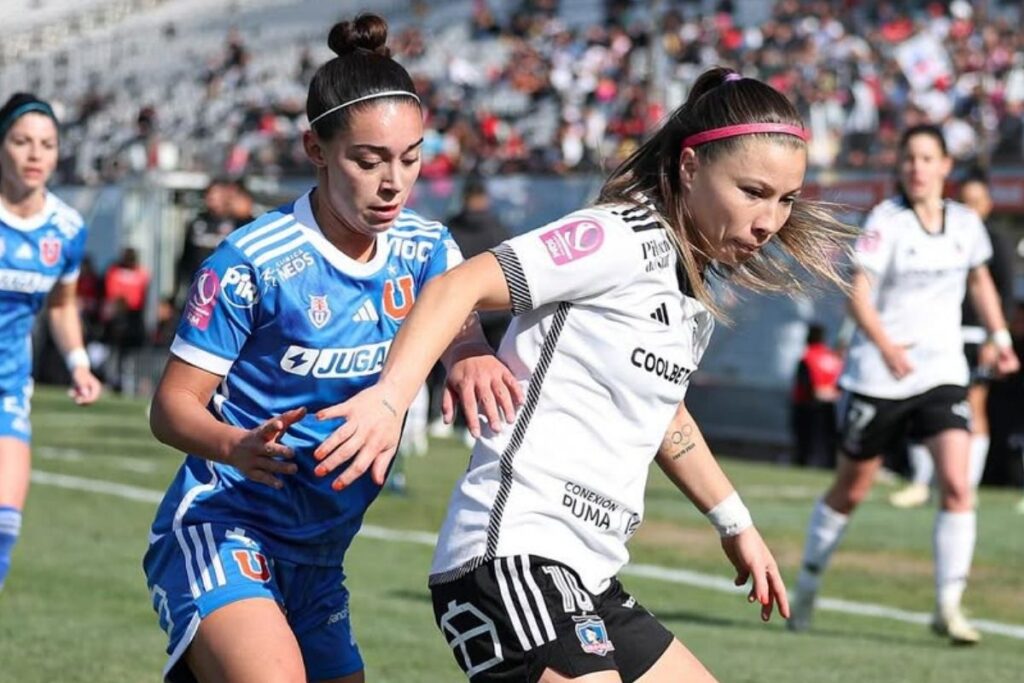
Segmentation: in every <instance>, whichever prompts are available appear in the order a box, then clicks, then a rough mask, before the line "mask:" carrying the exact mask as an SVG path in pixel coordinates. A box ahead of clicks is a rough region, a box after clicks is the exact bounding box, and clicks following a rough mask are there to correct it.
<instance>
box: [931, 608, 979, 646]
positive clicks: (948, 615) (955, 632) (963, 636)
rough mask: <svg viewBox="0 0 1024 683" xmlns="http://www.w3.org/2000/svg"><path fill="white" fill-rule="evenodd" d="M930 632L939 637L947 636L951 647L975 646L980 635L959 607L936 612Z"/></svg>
mask: <svg viewBox="0 0 1024 683" xmlns="http://www.w3.org/2000/svg"><path fill="white" fill-rule="evenodd" d="M932 630H933V631H935V632H936V633H937V634H939V635H940V636H948V637H949V640H950V642H951V643H953V645H975V644H977V643H978V642H980V641H981V633H979V632H978V629H976V628H974V627H973V626H971V622H969V621H967V617H966V616H964V613H963V611H962V610H961V609H960V607H959V606H956V607H946V608H944V609H941V610H936V611H935V614H934V615H933V616H932Z"/></svg>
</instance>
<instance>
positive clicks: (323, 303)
mask: <svg viewBox="0 0 1024 683" xmlns="http://www.w3.org/2000/svg"><path fill="white" fill-rule="evenodd" d="M306 315H308V316H309V322H311V323H313V325H314V326H315V327H316V329H318V330H319V329H322V328H323V326H324V325H326V324H327V322H328V321H329V320H330V319H331V307H330V306H329V305H327V295H326V294H324V295H323V296H316V295H312V296H310V297H309V310H308V311H306Z"/></svg>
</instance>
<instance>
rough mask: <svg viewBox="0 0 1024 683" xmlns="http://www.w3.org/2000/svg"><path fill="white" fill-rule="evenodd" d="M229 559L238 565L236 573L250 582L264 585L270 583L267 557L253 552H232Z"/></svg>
mask: <svg viewBox="0 0 1024 683" xmlns="http://www.w3.org/2000/svg"><path fill="white" fill-rule="evenodd" d="M231 557H233V558H234V559H235V564H237V565H238V571H239V572H241V574H242V576H244V577H245V578H247V579H249V580H250V581H256V582H257V583H266V582H267V581H270V565H269V564H268V562H267V556H266V555H264V554H263V553H258V552H256V551H255V550H234V551H232V552H231Z"/></svg>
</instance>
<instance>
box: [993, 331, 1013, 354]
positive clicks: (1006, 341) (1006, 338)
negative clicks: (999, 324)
mask: <svg viewBox="0 0 1024 683" xmlns="http://www.w3.org/2000/svg"><path fill="white" fill-rule="evenodd" d="M988 338H989V339H990V340H991V341H992V343H993V344H995V345H996V346H997V347H999V348H1000V349H1010V348H1013V337H1011V336H1010V331H1009V330H1008V329H1006V328H1005V327H1004V328H1003V329H1001V330H996V331H995V332H993V333H992V334H990V335H989V337H988Z"/></svg>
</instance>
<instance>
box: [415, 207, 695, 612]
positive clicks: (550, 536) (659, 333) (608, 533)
mask: <svg viewBox="0 0 1024 683" xmlns="http://www.w3.org/2000/svg"><path fill="white" fill-rule="evenodd" d="M494 254H495V256H496V257H497V259H498V262H499V263H500V264H501V268H502V270H503V271H504V273H505V278H506V279H507V281H508V287H509V291H510V292H511V296H512V305H513V308H512V311H513V313H515V314H516V317H515V319H514V320H513V322H512V325H511V326H510V328H509V330H508V333H507V334H506V335H505V338H504V340H503V341H502V344H501V349H500V350H499V354H498V355H499V357H500V358H501V359H502V361H504V362H505V363H506V364H507V365H508V366H509V368H511V370H512V372H513V373H515V375H516V377H517V378H518V379H519V382H520V384H521V386H522V388H523V391H524V393H525V395H526V403H525V405H524V406H523V407H522V408H521V409H520V411H519V413H518V415H517V416H516V421H515V422H514V423H513V424H512V425H509V426H506V427H505V428H504V429H503V430H502V431H501V433H500V434H494V433H493V432H491V431H489V430H487V429H485V430H484V431H483V436H482V437H481V439H480V440H479V441H477V444H476V447H475V448H474V449H473V455H472V458H471V460H470V464H469V469H468V471H467V472H466V473H465V475H463V477H462V479H461V480H460V481H459V483H458V484H457V486H456V488H455V491H454V493H453V494H452V498H451V501H450V504H449V507H448V516H447V519H446V520H445V523H444V527H443V528H442V530H441V536H440V540H439V541H438V545H437V549H436V552H435V555H434V563H433V567H432V569H431V583H432V584H437V583H444V582H446V581H451V580H454V579H455V578H458V577H460V576H462V575H464V574H465V573H467V572H469V571H471V570H472V569H474V568H476V567H478V566H480V565H481V564H482V563H484V562H487V561H489V560H491V559H493V558H495V557H504V556H510V555H517V554H533V555H538V556H541V557H546V558H549V559H552V560H556V561H559V562H562V563H564V564H567V565H569V566H570V567H572V568H573V569H575V570H576V571H577V572H578V573H579V575H580V577H581V578H582V579H583V581H584V583H585V585H586V587H587V588H588V589H589V590H590V591H592V592H595V593H596V592H600V591H602V590H604V588H605V587H606V586H607V585H608V581H609V579H611V578H612V577H613V576H614V575H615V574H616V573H617V572H618V571H619V569H620V568H621V567H622V565H623V564H625V563H626V561H627V560H628V559H629V554H628V552H627V551H626V545H625V544H626V541H627V540H628V539H629V538H630V537H631V536H632V535H633V533H634V532H635V531H636V529H637V527H638V526H639V525H640V521H641V519H642V518H643V511H644V489H645V487H646V483H647V471H648V467H649V466H650V463H651V460H652V459H653V458H654V455H655V454H656V453H657V451H658V447H659V446H660V444H661V440H662V438H663V437H664V434H665V431H666V429H667V428H668V425H669V423H670V421H671V420H672V417H673V415H674V414H675V410H676V408H677V407H678V405H679V404H680V403H681V402H682V400H683V396H684V395H685V394H686V388H687V385H688V383H689V378H690V374H691V373H692V372H693V371H694V370H695V369H696V367H697V363H698V361H699V360H700V358H701V356H702V355H703V353H704V349H705V348H706V347H707V344H708V341H709V339H710V337H711V331H712V328H713V318H712V317H711V315H710V314H709V313H708V311H707V310H706V309H705V308H704V307H703V306H702V305H701V304H700V303H699V302H698V301H697V300H696V299H694V298H692V297H690V296H687V295H686V294H685V293H684V292H683V291H681V280H680V277H679V275H678V272H679V271H678V265H677V264H678V261H677V256H676V252H675V249H674V248H673V246H672V244H671V242H670V241H669V237H668V235H667V234H666V232H665V229H664V228H663V227H662V225H661V224H660V223H659V222H658V221H657V220H656V219H655V216H654V215H653V214H652V212H651V210H650V209H649V208H644V207H633V206H630V205H617V206H605V207H595V208H589V209H585V210H582V211H578V212H575V213H573V214H570V215H569V216H566V217H565V218H563V219H561V220H559V221H556V222H554V223H551V224H549V225H547V226H545V227H542V228H540V229H537V230H534V231H532V232H529V233H527V234H524V235H520V236H518V237H516V238H513V239H511V240H509V241H507V242H505V243H503V244H501V245H500V246H499V247H497V248H496V249H494Z"/></svg>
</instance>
